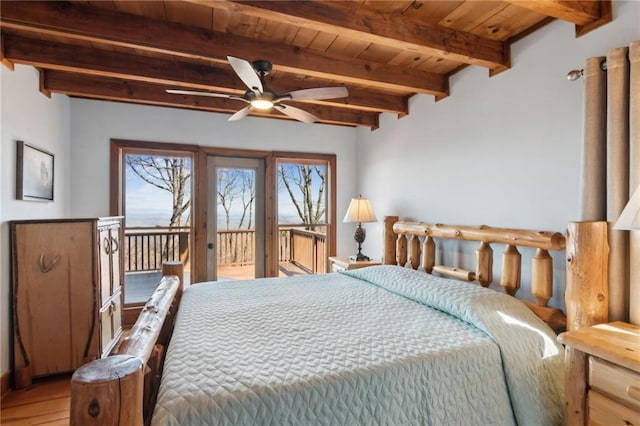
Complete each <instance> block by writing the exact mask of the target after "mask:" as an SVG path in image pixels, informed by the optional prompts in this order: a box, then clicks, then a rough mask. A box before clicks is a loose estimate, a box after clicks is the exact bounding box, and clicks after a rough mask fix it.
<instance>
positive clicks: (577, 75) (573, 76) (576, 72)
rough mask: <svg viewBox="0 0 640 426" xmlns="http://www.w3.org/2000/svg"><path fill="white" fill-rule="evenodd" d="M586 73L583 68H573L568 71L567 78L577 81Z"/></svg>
mask: <svg viewBox="0 0 640 426" xmlns="http://www.w3.org/2000/svg"><path fill="white" fill-rule="evenodd" d="M583 74H584V72H583V70H571V71H569V72H568V73H567V80H569V81H576V80H577V79H579V78H580V77H582V75H583Z"/></svg>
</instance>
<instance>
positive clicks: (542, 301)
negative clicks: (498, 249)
mask: <svg viewBox="0 0 640 426" xmlns="http://www.w3.org/2000/svg"><path fill="white" fill-rule="evenodd" d="M435 239H455V240H464V241H477V242H479V247H478V249H477V250H476V268H475V270H474V271H469V270H464V269H460V268H458V267H452V266H445V265H438V264H436V241H435ZM493 243H497V244H505V246H506V248H505V250H504V252H503V253H502V268H501V273H500V286H501V287H502V288H503V289H504V291H505V292H506V293H507V294H509V295H511V296H516V293H517V292H518V290H519V289H520V282H521V270H522V267H521V265H522V256H521V254H520V252H519V251H518V247H530V248H534V249H535V250H536V253H535V255H534V256H533V257H532V259H531V293H532V294H533V296H534V298H535V300H536V303H535V304H534V303H531V302H528V301H524V302H525V304H527V306H529V308H530V309H531V310H532V311H533V312H535V313H536V315H538V316H539V317H540V318H542V319H543V320H544V321H545V322H546V323H547V324H549V326H550V327H551V328H553V329H554V330H556V331H562V330H564V329H565V328H566V326H567V317H566V316H565V314H564V313H563V312H562V311H561V310H560V309H557V308H552V307H549V306H548V305H547V304H548V302H549V299H550V298H551V296H552V295H553V259H552V258H551V255H550V254H549V251H550V250H552V251H564V250H565V248H566V246H567V242H566V238H565V236H564V235H563V234H561V233H559V232H548V231H531V230H518V229H506V228H493V227H489V226H486V225H481V226H459V225H443V224H434V223H424V222H403V221H399V220H398V216H386V217H385V218H384V255H383V263H384V264H387V265H401V266H407V267H411V268H413V269H418V268H420V269H422V270H424V271H425V272H427V273H429V274H431V273H437V274H439V275H444V276H448V277H452V278H456V279H458V280H463V281H475V282H478V283H479V284H480V285H482V286H484V287H488V286H489V285H490V284H491V283H492V282H493V255H494V253H493V249H492V247H491V244H493Z"/></svg>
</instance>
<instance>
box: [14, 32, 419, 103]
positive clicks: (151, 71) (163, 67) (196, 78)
mask: <svg viewBox="0 0 640 426" xmlns="http://www.w3.org/2000/svg"><path fill="white" fill-rule="evenodd" d="M2 40H3V41H4V40H7V46H8V52H7V55H6V57H7V60H8V61H15V62H16V63H19V64H24V65H32V66H35V67H42V68H48V69H55V70H60V71H70V72H77V73H82V74H89V75H96V76H102V77H112V78H128V79H131V80H136V81H142V82H151V83H156V84H164V85H165V88H171V87H181V88H185V89H195V90H207V91H212V92H221V93H229V94H240V95H241V94H243V93H244V92H245V88H244V86H243V85H242V83H241V82H240V80H239V79H238V77H237V75H236V74H235V73H234V72H233V71H232V70H231V69H230V68H229V69H225V68H218V67H210V66H207V65H201V64H195V63H189V62H179V61H175V60H173V61H169V60H166V59H163V58H152V57H140V56H137V55H131V54H127V53H122V52H113V51H101V50H98V49H92V48H89V47H82V46H65V45H60V44H58V43H51V42H47V41H41V40H34V39H29V38H25V37H21V36H16V35H14V34H3V37H2ZM269 85H270V86H273V87H274V88H275V87H278V88H285V87H287V86H288V89H287V90H294V89H292V87H291V86H292V84H291V82H290V78H288V76H286V75H284V76H277V75H273V76H269ZM323 85H324V86H326V85H325V84H323V82H321V81H318V80H314V79H307V80H305V81H303V82H300V83H299V84H298V85H297V86H296V87H295V90H298V89H308V88H313V87H322V86H323ZM281 93H284V91H282V92H281ZM309 102H311V101H309ZM314 102H315V103H319V104H322V105H333V106H340V107H346V108H352V109H363V110H365V111H378V112H380V111H384V112H391V113H395V114H399V115H405V114H406V113H407V111H408V107H407V102H406V98H405V97H402V96H395V95H389V94H384V93H380V92H372V91H368V90H364V89H360V88H357V87H354V88H349V97H347V98H343V99H334V100H325V101H314Z"/></svg>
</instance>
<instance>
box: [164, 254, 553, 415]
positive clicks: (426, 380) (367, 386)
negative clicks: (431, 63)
mask: <svg viewBox="0 0 640 426" xmlns="http://www.w3.org/2000/svg"><path fill="white" fill-rule="evenodd" d="M562 385H563V351H562V348H561V347H560V346H559V345H558V344H557V343H556V341H555V335H554V334H553V331H551V330H550V329H549V328H548V327H547V326H546V325H545V324H544V323H543V322H542V321H540V320H539V319H538V318H537V317H536V316H535V315H534V314H532V313H531V312H530V311H529V309H528V308H526V306H524V305H523V304H522V303H521V302H519V301H517V300H515V299H513V298H511V297H509V296H506V295H503V294H500V293H498V292H495V291H493V290H487V289H484V288H482V287H479V286H477V285H474V284H469V283H462V282H458V281H454V280H448V279H442V278H438V277H434V276H431V275H427V274H425V273H423V272H418V271H413V270H410V269H405V268H400V267H395V266H379V267H371V268H364V269H359V270H355V271H348V272H345V273H334V274H327V275H310V276H303V277H297V278H283V279H277V278H273V279H259V280H253V281H244V282H220V283H205V284H197V285H193V286H191V287H190V288H189V289H188V290H187V291H186V292H185V294H184V296H183V301H182V303H181V308H180V311H179V313H178V318H177V323H176V329H175V331H174V335H173V337H172V340H171V343H170V345H169V348H168V351H167V359H166V362H165V367H164V372H163V377H162V383H161V387H160V391H159V395H158V402H157V405H156V408H155V411H154V416H153V421H152V424H154V425H373V424H375V425H510V424H520V425H555V424H562V423H563V403H562V401H563V389H562Z"/></svg>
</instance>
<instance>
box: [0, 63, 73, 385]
mask: <svg viewBox="0 0 640 426" xmlns="http://www.w3.org/2000/svg"><path fill="white" fill-rule="evenodd" d="M0 68H1V69H0V94H1V99H2V101H1V104H0V108H1V111H0V126H1V130H0V133H1V138H2V145H1V146H0V164H1V165H2V167H1V168H0V177H1V181H0V188H1V193H0V280H1V283H0V291H1V293H0V347H1V349H0V357H1V360H0V374H4V372H6V371H7V370H9V347H10V345H9V337H10V332H9V326H10V317H9V313H10V309H9V306H10V289H11V282H10V277H9V225H8V222H7V221H9V220H15V219H36V218H38V219H40V218H59V217H64V216H66V215H68V214H69V201H70V193H69V180H70V174H69V165H70V160H69V156H70V144H69V99H68V98H67V97H66V96H62V95H53V96H52V98H51V99H49V98H47V97H45V96H44V95H42V94H41V93H40V92H39V91H38V87H39V85H38V72H37V71H36V70H35V69H34V68H32V67H26V66H21V65H16V67H15V71H10V70H8V69H7V68H5V67H4V66H1V67H0ZM18 140H22V141H24V142H27V143H30V144H33V145H36V146H38V147H40V148H43V149H45V150H47V151H49V152H52V153H53V154H54V155H55V157H54V162H55V164H54V189H53V193H54V201H53V202H49V203H43V202H37V201H20V200H16V199H15V185H16V181H15V175H16V161H15V159H16V141H18Z"/></svg>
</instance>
